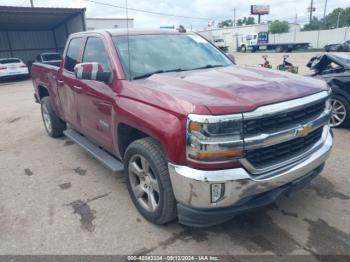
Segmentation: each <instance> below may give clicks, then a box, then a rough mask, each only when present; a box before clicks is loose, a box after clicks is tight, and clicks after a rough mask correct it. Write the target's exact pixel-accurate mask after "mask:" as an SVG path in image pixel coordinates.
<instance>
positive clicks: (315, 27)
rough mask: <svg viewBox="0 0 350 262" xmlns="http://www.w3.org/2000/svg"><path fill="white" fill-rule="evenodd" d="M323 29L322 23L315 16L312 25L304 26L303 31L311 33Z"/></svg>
mask: <svg viewBox="0 0 350 262" xmlns="http://www.w3.org/2000/svg"><path fill="white" fill-rule="evenodd" d="M321 28H322V23H321V21H320V20H318V18H317V17H316V16H314V17H313V18H312V20H311V23H309V24H306V25H304V28H303V29H302V31H311V30H319V29H321Z"/></svg>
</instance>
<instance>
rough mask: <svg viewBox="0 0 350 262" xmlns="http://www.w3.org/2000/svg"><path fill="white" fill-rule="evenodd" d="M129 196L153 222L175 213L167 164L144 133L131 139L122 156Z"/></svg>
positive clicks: (173, 216)
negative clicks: (142, 135) (134, 139)
mask: <svg viewBox="0 0 350 262" xmlns="http://www.w3.org/2000/svg"><path fill="white" fill-rule="evenodd" d="M124 164H125V169H126V174H127V176H128V177H127V187H128V191H129V194H130V197H131V199H132V201H133V203H134V205H135V206H136V208H137V210H138V211H139V212H140V213H141V215H142V216H143V217H144V218H146V219H147V220H149V221H150V222H152V223H155V224H165V223H167V222H170V221H171V220H173V219H174V218H175V217H176V200H175V197H174V193H173V190H172V186H171V181H170V177H169V171H168V164H167V161H166V160H165V158H164V153H163V151H162V149H161V147H160V145H159V143H158V142H157V141H155V140H154V139H152V138H150V137H147V138H143V139H140V140H136V141H135V142H133V143H131V144H130V145H129V147H128V148H127V150H126V153H125V159H124Z"/></svg>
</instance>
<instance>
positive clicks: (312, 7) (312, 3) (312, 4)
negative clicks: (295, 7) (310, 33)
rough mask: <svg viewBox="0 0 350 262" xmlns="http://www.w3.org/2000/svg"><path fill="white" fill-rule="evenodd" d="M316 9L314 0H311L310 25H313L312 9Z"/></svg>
mask: <svg viewBox="0 0 350 262" xmlns="http://www.w3.org/2000/svg"><path fill="white" fill-rule="evenodd" d="M313 9H314V1H313V0H311V5H310V25H311V21H312V11H313Z"/></svg>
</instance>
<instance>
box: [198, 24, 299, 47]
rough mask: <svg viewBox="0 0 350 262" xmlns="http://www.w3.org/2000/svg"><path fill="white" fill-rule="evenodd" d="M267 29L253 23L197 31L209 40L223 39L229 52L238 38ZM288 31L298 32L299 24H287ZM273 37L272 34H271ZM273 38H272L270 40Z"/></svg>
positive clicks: (264, 25) (236, 43) (265, 25)
mask: <svg viewBox="0 0 350 262" xmlns="http://www.w3.org/2000/svg"><path fill="white" fill-rule="evenodd" d="M268 30H269V25H268V24H267V23H265V24H254V25H243V26H235V27H225V28H211V27H208V28H207V30H203V31H198V32H197V33H199V34H200V35H202V36H203V37H205V38H206V39H208V40H209V41H211V42H215V41H216V40H218V39H219V40H221V41H222V40H223V42H224V43H225V46H227V47H228V50H229V52H234V51H236V50H237V48H238V43H239V42H240V41H239V40H240V39H241V38H243V37H246V36H247V35H249V34H257V33H259V32H267V31H268ZM289 32H291V33H296V32H300V25H299V24H295V23H290V24H289ZM272 37H273V36H272ZM272 40H274V39H273V38H272V39H271V41H272Z"/></svg>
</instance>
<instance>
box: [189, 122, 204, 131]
mask: <svg viewBox="0 0 350 262" xmlns="http://www.w3.org/2000/svg"><path fill="white" fill-rule="evenodd" d="M189 129H190V131H196V132H199V131H201V129H202V127H201V124H200V123H198V122H195V121H191V122H190V125H189Z"/></svg>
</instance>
